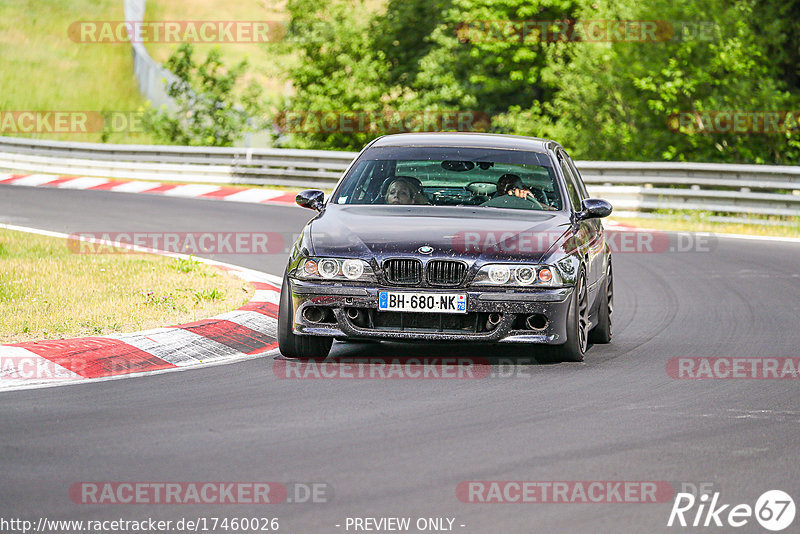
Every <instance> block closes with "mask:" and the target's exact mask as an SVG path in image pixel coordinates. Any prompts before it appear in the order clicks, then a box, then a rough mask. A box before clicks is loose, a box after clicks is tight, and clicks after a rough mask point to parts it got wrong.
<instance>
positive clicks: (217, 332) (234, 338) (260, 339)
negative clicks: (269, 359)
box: [180, 319, 277, 354]
mask: <svg viewBox="0 0 800 534" xmlns="http://www.w3.org/2000/svg"><path fill="white" fill-rule="evenodd" d="M180 328H183V329H184V330H188V331H190V332H194V333H195V334H198V335H201V336H203V337H205V338H208V339H211V340H213V341H216V342H217V343H220V344H222V345H225V346H226V347H230V348H232V349H235V350H237V351H238V352H241V353H243V354H255V353H258V352H263V351H264V350H267V349H270V348H274V347H275V346H277V343H276V341H277V338H276V337H275V336H270V335H266V334H263V333H261V332H257V331H255V330H252V329H250V328H248V327H246V326H242V325H240V324H236V323H234V322H233V321H228V320H224V319H223V320H220V319H205V320H203V321H197V322H195V323H190V324H188V325H182V326H181V327H180Z"/></svg>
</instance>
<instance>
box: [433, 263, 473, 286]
mask: <svg viewBox="0 0 800 534" xmlns="http://www.w3.org/2000/svg"><path fill="white" fill-rule="evenodd" d="M466 271H467V266H466V265H464V264H463V263H461V262H459V261H448V260H433V261H431V262H429V263H428V283H429V284H431V285H432V286H457V285H459V284H461V281H462V280H463V279H464V273H465V272H466Z"/></svg>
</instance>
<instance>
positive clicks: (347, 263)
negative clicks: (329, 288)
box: [342, 260, 364, 280]
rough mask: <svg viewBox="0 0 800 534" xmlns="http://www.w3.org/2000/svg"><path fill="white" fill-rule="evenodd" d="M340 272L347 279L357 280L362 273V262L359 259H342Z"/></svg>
mask: <svg viewBox="0 0 800 534" xmlns="http://www.w3.org/2000/svg"><path fill="white" fill-rule="evenodd" d="M342 274H343V275H344V277H345V278H347V279H348V280H358V279H359V278H361V275H363V274H364V262H363V261H361V260H344V261H343V262H342Z"/></svg>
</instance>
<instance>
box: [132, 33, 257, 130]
mask: <svg viewBox="0 0 800 534" xmlns="http://www.w3.org/2000/svg"><path fill="white" fill-rule="evenodd" d="M192 56H193V47H192V45H191V44H188V43H184V44H182V45H180V46H179V47H178V48H177V49H176V50H175V52H174V53H173V54H172V55H171V56H170V58H169V59H168V60H167V62H166V63H165V65H164V66H165V67H166V68H167V69H168V70H170V71H171V72H172V73H173V74H174V75H175V80H173V81H171V82H168V83H167V87H166V89H167V94H168V95H169V96H170V97H171V98H172V99H173V101H174V102H175V104H176V106H177V109H176V110H174V111H171V110H168V109H167V108H166V107H165V106H162V108H161V109H158V110H156V109H153V108H148V109H147V110H146V111H145V114H144V118H143V121H142V122H143V125H144V127H145V129H146V130H147V131H149V132H150V133H152V134H154V135H155V136H156V137H157V138H158V139H159V141H160V142H163V143H167V144H176V145H195V146H232V145H233V143H234V141H236V140H237V139H239V138H241V137H242V136H243V135H244V133H245V132H247V131H253V130H259V129H261V128H263V121H262V120H261V119H259V118H258V117H259V115H260V113H261V104H260V96H261V89H260V87H258V86H256V85H254V84H250V85H249V86H247V87H246V88H245V89H243V90H242V91H241V94H240V95H237V82H238V81H239V80H240V78H241V77H242V76H243V75H244V74H245V73H246V71H247V67H248V65H247V61H246V60H245V61H242V62H240V63H239V64H237V65H236V66H234V67H233V68H231V69H226V68H225V66H224V65H223V64H222V61H221V59H220V53H219V50H218V49H216V48H214V49H212V50H211V51H210V52H209V53H208V56H207V57H206V59H205V61H203V62H202V63H199V64H198V63H196V62H195V61H194V59H193V58H192Z"/></svg>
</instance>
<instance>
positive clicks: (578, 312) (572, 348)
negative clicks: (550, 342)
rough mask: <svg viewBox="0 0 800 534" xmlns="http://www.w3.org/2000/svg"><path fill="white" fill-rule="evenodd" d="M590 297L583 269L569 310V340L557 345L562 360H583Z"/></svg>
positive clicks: (558, 354)
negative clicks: (587, 292)
mask: <svg viewBox="0 0 800 534" xmlns="http://www.w3.org/2000/svg"><path fill="white" fill-rule="evenodd" d="M588 326H589V299H588V296H587V294H586V276H585V275H584V273H583V271H581V272H580V274H579V275H578V280H577V281H576V282H575V292H574V293H573V295H572V299H571V301H570V303H569V310H568V311H567V342H566V343H564V344H563V345H558V346H556V347H555V349H556V354H557V356H558V358H559V359H560V360H561V361H565V362H582V361H583V356H584V354H586V348H587V345H588Z"/></svg>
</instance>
